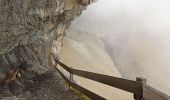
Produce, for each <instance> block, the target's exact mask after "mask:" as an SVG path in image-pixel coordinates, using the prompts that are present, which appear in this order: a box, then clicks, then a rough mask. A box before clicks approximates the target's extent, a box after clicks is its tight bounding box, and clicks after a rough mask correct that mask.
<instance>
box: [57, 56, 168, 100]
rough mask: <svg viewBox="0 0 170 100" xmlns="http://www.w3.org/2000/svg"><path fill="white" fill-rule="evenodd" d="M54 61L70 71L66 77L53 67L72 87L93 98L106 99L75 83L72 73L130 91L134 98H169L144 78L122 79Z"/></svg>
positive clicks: (153, 99) (149, 99) (163, 99)
mask: <svg viewBox="0 0 170 100" xmlns="http://www.w3.org/2000/svg"><path fill="white" fill-rule="evenodd" d="M55 62H56V63H57V64H58V65H60V66H61V67H62V68H64V69H65V70H66V71H68V72H69V73H70V78H68V77H66V76H65V75H64V74H63V73H62V72H61V71H60V70H59V69H58V68H57V67H56V66H55V67H54V68H55V69H56V70H57V71H58V72H59V73H60V75H61V76H62V77H63V78H64V80H65V81H66V82H67V83H68V84H69V85H70V86H72V87H73V88H75V89H77V90H78V91H80V92H81V93H83V94H85V95H86V96H88V97H90V98H91V99H93V100H106V99H105V98H104V97H102V96H100V95H98V94H95V93H93V92H91V91H90V90H88V89H85V88H84V87H82V86H80V85H78V84H76V83H75V82H74V80H73V78H72V77H73V75H78V76H81V77H84V78H87V79H91V80H93V81H97V82H100V83H103V84H106V85H109V86H112V87H116V88H118V89H121V90H124V91H127V92H131V93H133V94H134V99H135V100H170V97H169V96H168V95H166V94H164V93H162V92H160V91H158V90H156V89H154V88H152V87H150V86H148V85H146V79H143V78H137V79H136V81H132V80H127V79H122V78H118V77H113V76H108V75H103V74H98V73H93V72H87V71H82V70H78V69H73V68H70V67H68V66H67V65H65V64H64V63H62V62H60V61H59V60H57V59H55Z"/></svg>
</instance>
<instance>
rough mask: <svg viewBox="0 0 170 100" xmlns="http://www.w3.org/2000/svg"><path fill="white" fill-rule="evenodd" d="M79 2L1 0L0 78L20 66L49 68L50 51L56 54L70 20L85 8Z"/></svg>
mask: <svg viewBox="0 0 170 100" xmlns="http://www.w3.org/2000/svg"><path fill="white" fill-rule="evenodd" d="M86 1H87V0H86ZM91 1H92V0H89V2H87V3H86V4H89V3H91ZM80 2H84V0H82V1H81V0H0V80H2V79H4V78H5V76H6V74H7V73H9V72H10V70H13V69H15V68H16V67H17V66H18V67H19V69H20V70H22V71H25V70H27V71H28V70H29V71H31V72H35V73H42V72H45V71H46V70H48V68H49V66H50V61H49V60H48V59H49V57H50V53H51V52H53V53H54V54H55V55H56V56H57V53H58V52H59V49H60V46H61V42H62V38H63V36H64V34H65V32H66V30H67V29H68V27H69V25H70V22H71V21H72V20H73V19H74V18H75V17H76V16H78V15H80V14H81V12H82V10H84V9H85V8H86V6H84V5H83V4H82V3H80ZM15 74H16V73H15ZM21 76H22V75H21Z"/></svg>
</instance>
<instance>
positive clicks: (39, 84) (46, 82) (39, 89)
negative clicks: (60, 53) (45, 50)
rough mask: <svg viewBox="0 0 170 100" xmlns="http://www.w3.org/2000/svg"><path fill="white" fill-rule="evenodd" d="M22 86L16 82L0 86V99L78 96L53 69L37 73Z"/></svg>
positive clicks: (71, 99) (46, 99)
mask: <svg viewBox="0 0 170 100" xmlns="http://www.w3.org/2000/svg"><path fill="white" fill-rule="evenodd" d="M27 83H28V84H27V85H26V86H24V88H22V87H21V86H18V85H16V84H17V82H16V81H15V82H13V83H10V84H8V86H5V87H1V88H0V100H78V99H80V97H79V96H77V94H76V93H75V92H73V91H69V90H68V87H67V86H66V85H65V82H64V81H63V79H62V78H61V76H60V75H59V74H58V73H57V72H55V71H48V72H46V73H45V74H43V75H37V76H36V77H34V78H33V80H32V81H30V82H27Z"/></svg>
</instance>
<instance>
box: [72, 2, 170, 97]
mask: <svg viewBox="0 0 170 100" xmlns="http://www.w3.org/2000/svg"><path fill="white" fill-rule="evenodd" d="M71 27H74V28H78V29H81V30H83V31H89V32H93V33H94V34H97V35H98V36H99V37H100V38H101V39H102V40H103V41H104V43H105V46H106V50H107V52H108V53H109V54H110V56H111V57H112V60H113V62H114V64H115V66H116V67H117V69H118V70H119V71H120V73H121V74H122V76H123V77H124V78H128V79H133V80H135V78H136V77H137V76H142V77H145V78H147V84H149V85H151V86H152V87H154V88H156V89H159V90H161V91H163V92H164V93H167V94H169V95H170V77H169V76H170V0H98V2H97V3H94V4H92V5H91V6H89V7H88V8H87V10H86V11H84V12H83V14H82V15H81V17H79V18H78V19H76V20H75V21H74V22H73V24H72V26H71Z"/></svg>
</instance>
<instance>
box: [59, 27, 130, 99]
mask: <svg viewBox="0 0 170 100" xmlns="http://www.w3.org/2000/svg"><path fill="white" fill-rule="evenodd" d="M60 57H61V59H62V61H63V62H64V63H66V64H67V65H70V66H71V67H74V68H77V69H81V70H86V71H91V72H96V73H102V74H106V75H111V76H116V77H121V75H120V73H119V72H118V70H117V68H116V67H115V66H114V64H113V62H112V59H111V58H110V56H109V55H108V54H107V52H106V51H105V47H104V45H103V43H102V41H101V40H100V39H99V38H98V37H97V36H96V35H94V34H91V33H87V32H83V31H80V30H76V29H73V28H71V29H70V31H69V32H68V34H67V36H66V37H65V38H64V40H63V47H62V48H61V52H60ZM74 79H75V80H76V82H78V83H79V84H81V85H82V86H84V87H86V88H88V89H90V90H91V91H94V92H96V93H98V94H100V95H102V96H104V97H106V98H107V99H109V100H114V99H115V100H131V99H132V98H133V95H132V94H130V93H128V92H124V91H122V90H118V89H116V88H112V87H110V86H106V85H103V84H101V83H97V82H94V81H90V80H88V79H84V78H80V77H74Z"/></svg>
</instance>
